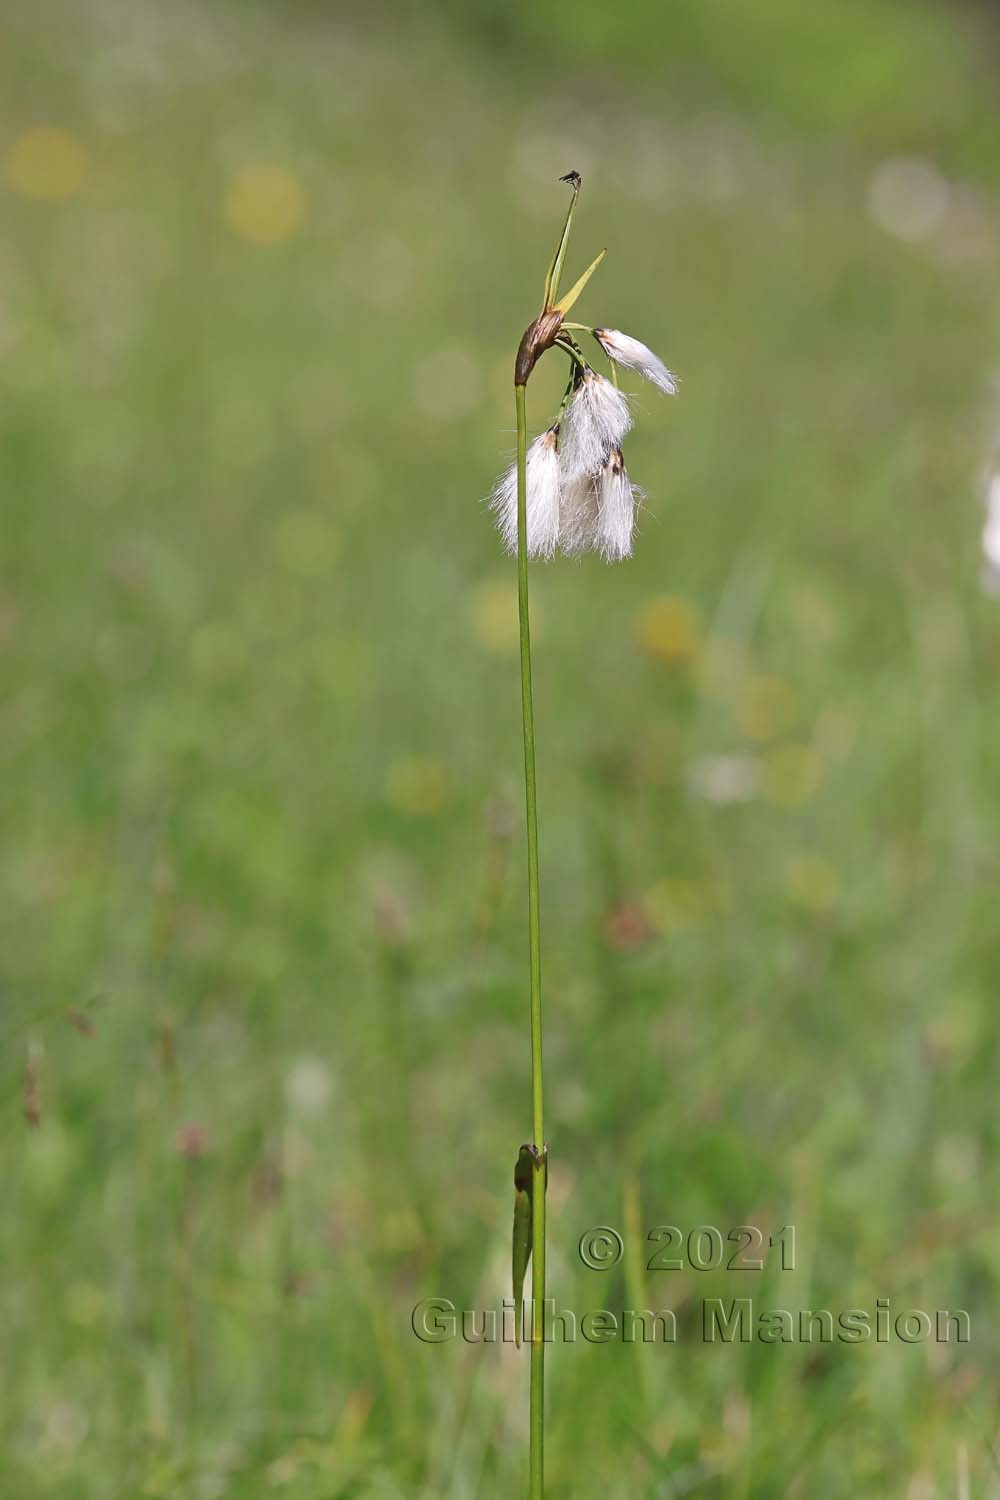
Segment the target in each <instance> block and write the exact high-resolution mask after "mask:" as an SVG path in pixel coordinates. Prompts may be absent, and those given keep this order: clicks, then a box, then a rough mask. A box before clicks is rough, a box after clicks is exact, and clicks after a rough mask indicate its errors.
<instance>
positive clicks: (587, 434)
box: [559, 368, 632, 479]
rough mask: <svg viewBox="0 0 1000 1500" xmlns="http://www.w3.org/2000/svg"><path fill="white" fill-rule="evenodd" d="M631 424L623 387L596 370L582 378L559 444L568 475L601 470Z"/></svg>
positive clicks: (569, 409)
mask: <svg viewBox="0 0 1000 1500" xmlns="http://www.w3.org/2000/svg"><path fill="white" fill-rule="evenodd" d="M631 426H632V414H631V412H630V411H629V409H628V402H627V401H626V400H625V397H624V396H623V395H622V393H621V391H619V390H616V389H615V387H614V386H613V385H612V384H611V382H610V380H605V378H604V376H603V375H597V374H595V373H594V371H593V370H591V369H589V368H588V369H587V370H585V371H584V375H583V379H582V381H581V382H580V384H579V385H578V386H577V389H576V393H575V395H574V396H573V399H572V401H571V402H570V404H569V407H568V409H567V411H566V415H565V417H564V418H563V423H562V430H561V434H560V440H559V447H560V457H561V460H562V466H563V473H564V475H565V476H566V478H567V479H577V478H579V477H580V476H581V475H584V474H599V473H600V472H601V470H602V469H603V468H604V463H605V460H606V459H607V456H608V454H609V453H610V452H611V450H612V449H613V448H618V447H620V446H621V441H622V438H623V437H624V436H625V434H626V433H627V432H628V430H629V428H630V427H631Z"/></svg>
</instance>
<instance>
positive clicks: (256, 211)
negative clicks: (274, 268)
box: [226, 166, 306, 245]
mask: <svg viewBox="0 0 1000 1500" xmlns="http://www.w3.org/2000/svg"><path fill="white" fill-rule="evenodd" d="M305 215H306V199H305V194H304V193H303V191H302V188H301V186H300V184H299V182H298V180H297V179H296V178H295V177H293V176H292V174H291V173H290V172H286V171H285V169H284V167H268V166H260V167H245V168H244V170H243V171H242V172H238V173H237V175H236V176H235V177H234V178H233V180H232V182H231V183H230V184H229V187H228V188H227V190H226V221H227V223H228V224H229V227H230V229H232V230H234V231H235V233H236V234H238V235H239V236H240V238H241V239H244V240H250V241H251V243H252V244H254V245H283V244H284V243H285V241H286V240H290V239H291V238H292V237H293V235H295V234H297V233H298V231H299V229H300V228H301V226H302V223H303V220H304V219H305Z"/></svg>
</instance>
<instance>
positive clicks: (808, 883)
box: [785, 854, 840, 914]
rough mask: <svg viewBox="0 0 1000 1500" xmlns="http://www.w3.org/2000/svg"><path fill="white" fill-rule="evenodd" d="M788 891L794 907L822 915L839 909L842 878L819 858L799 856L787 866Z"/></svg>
mask: <svg viewBox="0 0 1000 1500" xmlns="http://www.w3.org/2000/svg"><path fill="white" fill-rule="evenodd" d="M785 890H786V891H787V893H788V899H789V900H790V901H791V902H792V903H793V904H794V905H795V906H800V907H802V909H803V910H804V911H809V912H814V913H816V914H821V913H823V912H827V911H830V910H832V908H833V907H834V906H836V904H837V901H838V899H839V897H840V876H839V875H838V874H837V872H836V870H835V869H834V868H833V866H832V865H830V864H827V862H826V860H825V859H820V857H819V856H818V855H816V854H799V855H796V856H795V857H794V858H793V859H790V860H789V861H788V864H787V866H786V867H785Z"/></svg>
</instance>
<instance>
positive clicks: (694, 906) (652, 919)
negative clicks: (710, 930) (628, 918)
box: [642, 875, 710, 935]
mask: <svg viewBox="0 0 1000 1500" xmlns="http://www.w3.org/2000/svg"><path fill="white" fill-rule="evenodd" d="M709 905H710V901H709V892H708V889H707V887H706V886H705V885H704V884H703V883H702V882H701V881H698V880H690V879H684V878H682V877H679V876H672V875H669V876H665V877H664V878H663V879H662V880H657V881H656V882H655V883H654V884H653V885H651V886H650V887H649V889H648V890H647V891H646V892H645V894H644V896H643V898H642V909H643V912H644V914H645V917H646V920H647V921H648V922H649V925H650V927H652V928H654V929H655V931H657V932H661V933H666V934H667V935H669V934H671V933H674V932H680V931H682V930H683V929H684V928H685V927H690V926H692V925H693V924H694V923H695V922H697V921H698V920H699V918H700V917H702V916H703V915H704V913H705V911H706V910H707V909H708V907H709Z"/></svg>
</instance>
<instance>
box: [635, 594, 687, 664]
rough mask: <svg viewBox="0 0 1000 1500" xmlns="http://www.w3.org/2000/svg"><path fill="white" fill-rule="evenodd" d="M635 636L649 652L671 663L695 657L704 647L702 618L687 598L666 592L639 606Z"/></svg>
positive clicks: (657, 658) (660, 659) (682, 661)
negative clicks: (640, 607) (641, 606)
mask: <svg viewBox="0 0 1000 1500" xmlns="http://www.w3.org/2000/svg"><path fill="white" fill-rule="evenodd" d="M635 638H636V640H637V641H638V643H639V645H640V646H641V647H642V649H643V650H644V651H645V652H647V653H648V655H650V656H652V657H655V658H656V660H657V661H663V662H666V663H667V664H668V665H670V666H677V665H680V664H683V663H685V662H691V661H695V660H696V659H697V658H698V656H699V655H700V653H701V648H702V629H701V619H700V617H699V614H698V611H697V609H696V608H695V606H694V605H693V604H691V603H690V602H689V601H688V600H687V599H679V598H676V597H674V596H672V595H670V594H664V595H662V596H661V597H660V598H658V599H651V600H650V601H649V603H648V604H646V605H644V607H643V608H642V609H641V610H640V612H639V615H638V617H637V619H636V622H635Z"/></svg>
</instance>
